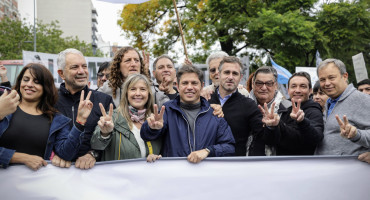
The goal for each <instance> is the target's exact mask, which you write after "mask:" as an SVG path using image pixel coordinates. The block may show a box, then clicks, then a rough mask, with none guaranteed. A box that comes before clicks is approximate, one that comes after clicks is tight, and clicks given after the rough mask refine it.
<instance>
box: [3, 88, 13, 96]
mask: <svg viewBox="0 0 370 200" xmlns="http://www.w3.org/2000/svg"><path fill="white" fill-rule="evenodd" d="M5 90H8V93H9V92H11V91H12V89H11V88H8V87H5V86H0V96H1V95H3V93H4V91H5Z"/></svg>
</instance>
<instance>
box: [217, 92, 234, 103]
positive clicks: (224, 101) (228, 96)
mask: <svg viewBox="0 0 370 200" xmlns="http://www.w3.org/2000/svg"><path fill="white" fill-rule="evenodd" d="M235 92H236V90H235V91H234V92H233V93H231V94H229V95H226V96H225V97H224V98H222V97H221V95H220V91H219V90H218V88H217V95H218V99H219V100H220V103H221V106H223V105H224V104H225V103H226V101H227V100H228V99H229V98H230V97H231V96H232V95H233V94H234V93H235Z"/></svg>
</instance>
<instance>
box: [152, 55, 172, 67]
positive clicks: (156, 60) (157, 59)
mask: <svg viewBox="0 0 370 200" xmlns="http://www.w3.org/2000/svg"><path fill="white" fill-rule="evenodd" d="M162 58H167V59H168V60H170V61H171V62H172V65H173V66H175V61H174V60H173V59H172V58H171V57H170V56H168V55H166V54H163V55H161V56H159V57H158V58H156V59H155V60H154V62H153V71H155V70H156V68H157V62H158V61H159V60H160V59H162Z"/></svg>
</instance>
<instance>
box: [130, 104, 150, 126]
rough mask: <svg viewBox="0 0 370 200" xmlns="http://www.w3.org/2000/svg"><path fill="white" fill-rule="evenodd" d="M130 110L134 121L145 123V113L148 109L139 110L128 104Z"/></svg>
mask: <svg viewBox="0 0 370 200" xmlns="http://www.w3.org/2000/svg"><path fill="white" fill-rule="evenodd" d="M128 112H129V114H130V117H131V120H132V121H133V122H139V123H140V124H143V123H144V121H145V113H146V109H142V110H138V109H136V108H134V107H132V106H131V105H129V106H128Z"/></svg>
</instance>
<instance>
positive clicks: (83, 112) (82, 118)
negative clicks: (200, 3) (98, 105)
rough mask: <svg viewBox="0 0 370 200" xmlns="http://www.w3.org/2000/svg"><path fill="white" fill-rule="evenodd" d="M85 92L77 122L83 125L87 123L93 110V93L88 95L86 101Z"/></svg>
mask: <svg viewBox="0 0 370 200" xmlns="http://www.w3.org/2000/svg"><path fill="white" fill-rule="evenodd" d="M84 93H85V91H83V90H82V91H81V97H80V104H78V112H77V121H79V122H81V123H82V124H85V123H86V120H87V118H88V117H89V115H90V113H91V110H92V108H93V103H92V102H91V101H90V96H91V91H90V92H89V93H88V94H87V96H86V99H85V100H84Z"/></svg>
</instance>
